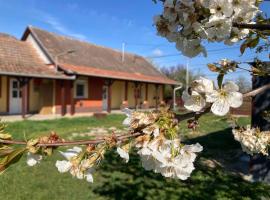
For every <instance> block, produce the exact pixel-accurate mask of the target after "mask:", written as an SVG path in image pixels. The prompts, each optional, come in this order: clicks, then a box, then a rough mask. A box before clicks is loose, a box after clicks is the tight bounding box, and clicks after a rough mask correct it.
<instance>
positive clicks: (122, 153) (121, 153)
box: [117, 147, 129, 163]
mask: <svg viewBox="0 0 270 200" xmlns="http://www.w3.org/2000/svg"><path fill="white" fill-rule="evenodd" d="M117 153H118V154H119V156H120V157H121V158H123V159H124V160H125V162H126V163H128V161H129V154H128V152H126V151H125V150H124V149H122V148H120V147H117Z"/></svg>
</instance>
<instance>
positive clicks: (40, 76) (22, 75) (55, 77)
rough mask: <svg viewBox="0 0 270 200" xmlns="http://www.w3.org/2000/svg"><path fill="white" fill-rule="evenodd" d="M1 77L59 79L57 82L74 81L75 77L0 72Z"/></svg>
mask: <svg viewBox="0 0 270 200" xmlns="http://www.w3.org/2000/svg"><path fill="white" fill-rule="evenodd" d="M0 74H1V75H6V76H19V77H29V78H46V79H59V80H75V79H76V76H75V75H74V76H66V77H60V76H51V75H38V74H25V73H14V72H3V71H0Z"/></svg>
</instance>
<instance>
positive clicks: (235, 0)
mask: <svg viewBox="0 0 270 200" xmlns="http://www.w3.org/2000/svg"><path fill="white" fill-rule="evenodd" d="M258 12H259V8H258V5H257V4H256V0H176V1H175V0H165V1H164V10H163V13H162V15H158V16H156V17H154V24H155V25H156V28H157V31H158V34H159V35H160V36H162V37H165V38H167V39H168V41H170V42H174V43H175V44H176V48H177V49H178V50H179V51H181V52H182V53H183V55H185V56H188V57H194V56H197V55H199V54H203V55H204V56H206V51H205V48H204V46H203V44H202V43H203V42H204V41H203V40H207V41H209V42H221V41H223V42H224V43H225V44H228V45H231V44H234V43H236V42H238V41H239V40H242V39H243V38H245V37H246V36H247V35H248V31H247V30H244V31H243V30H238V29H237V28H234V27H233V23H252V22H253V20H254V18H255V16H256V15H257V14H258Z"/></svg>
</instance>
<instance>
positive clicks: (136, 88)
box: [134, 82, 139, 110]
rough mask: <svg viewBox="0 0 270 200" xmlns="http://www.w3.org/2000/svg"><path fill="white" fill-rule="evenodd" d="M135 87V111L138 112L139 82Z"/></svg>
mask: <svg viewBox="0 0 270 200" xmlns="http://www.w3.org/2000/svg"><path fill="white" fill-rule="evenodd" d="M134 85H135V88H134V97H135V110H137V107H138V86H139V84H138V83H137V82H135V83H134Z"/></svg>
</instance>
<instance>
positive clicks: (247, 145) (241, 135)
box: [232, 126, 270, 155]
mask: <svg viewBox="0 0 270 200" xmlns="http://www.w3.org/2000/svg"><path fill="white" fill-rule="evenodd" d="M232 132H233V135H234V139H235V140H237V141H238V142H240V144H241V147H242V149H243V151H244V152H246V153H248V154H250V155H253V154H257V153H262V154H263V155H268V146H269V145H270V134H269V132H260V131H259V130H258V129H256V128H251V127H250V126H247V128H246V129H233V131H232Z"/></svg>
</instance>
